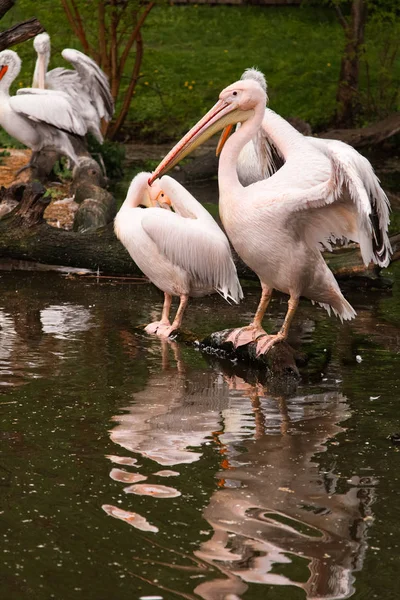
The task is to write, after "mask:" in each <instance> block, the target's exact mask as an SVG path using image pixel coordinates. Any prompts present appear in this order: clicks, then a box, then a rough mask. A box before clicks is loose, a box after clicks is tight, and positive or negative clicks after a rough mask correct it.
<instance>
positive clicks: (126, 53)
mask: <svg viewBox="0 0 400 600" xmlns="http://www.w3.org/2000/svg"><path fill="white" fill-rule="evenodd" d="M154 4H155V2H149V3H148V5H147V6H146V8H145V9H144V11H143V13H142V14H141V15H140V17H139V19H138V21H137V23H136V26H135V29H134V30H133V31H132V33H131V35H130V36H129V39H128V41H127V43H126V46H125V49H124V51H123V53H122V55H121V59H120V61H119V73H120V75H122V73H123V72H124V68H125V63H126V61H127V59H128V56H129V52H130V50H131V48H132V46H133V44H134V42H135V40H136V41H137V37H138V34H139V32H140V29H141V27H142V25H143V23H144V22H145V20H146V18H147V16H148V14H149V12H150V11H151V9H152V8H153V6H154Z"/></svg>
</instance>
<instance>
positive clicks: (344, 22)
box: [334, 4, 349, 31]
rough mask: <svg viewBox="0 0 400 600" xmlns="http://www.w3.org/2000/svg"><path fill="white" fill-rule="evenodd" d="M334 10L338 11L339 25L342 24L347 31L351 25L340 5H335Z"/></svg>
mask: <svg viewBox="0 0 400 600" xmlns="http://www.w3.org/2000/svg"><path fill="white" fill-rule="evenodd" d="M334 8H335V11H336V15H337V18H338V19H339V23H340V24H341V26H342V27H343V29H344V30H345V31H346V30H347V28H348V26H349V24H348V22H347V20H346V18H345V16H344V14H343V13H342V9H341V8H340V6H339V4H334Z"/></svg>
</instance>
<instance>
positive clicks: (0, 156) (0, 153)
mask: <svg viewBox="0 0 400 600" xmlns="http://www.w3.org/2000/svg"><path fill="white" fill-rule="evenodd" d="M5 156H10V153H9V152H7V150H1V151H0V165H2V164H3V158H4V157H5Z"/></svg>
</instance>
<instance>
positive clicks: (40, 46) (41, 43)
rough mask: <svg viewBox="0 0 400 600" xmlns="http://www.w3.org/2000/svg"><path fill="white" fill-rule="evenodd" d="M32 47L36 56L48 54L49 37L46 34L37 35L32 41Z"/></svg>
mask: <svg viewBox="0 0 400 600" xmlns="http://www.w3.org/2000/svg"><path fill="white" fill-rule="evenodd" d="M33 47H34V48H35V50H36V52H37V53H38V54H47V53H48V54H50V36H49V34H48V33H46V32H44V33H39V35H37V36H36V37H35V39H34V40H33Z"/></svg>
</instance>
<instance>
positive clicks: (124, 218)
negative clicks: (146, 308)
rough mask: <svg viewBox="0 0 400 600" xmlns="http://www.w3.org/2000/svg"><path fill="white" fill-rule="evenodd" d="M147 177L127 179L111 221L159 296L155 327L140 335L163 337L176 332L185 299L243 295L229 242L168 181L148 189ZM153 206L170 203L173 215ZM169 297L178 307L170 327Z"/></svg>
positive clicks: (204, 213)
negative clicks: (161, 302) (159, 315)
mask: <svg viewBox="0 0 400 600" xmlns="http://www.w3.org/2000/svg"><path fill="white" fill-rule="evenodd" d="M150 176H151V173H140V174H139V175H137V176H136V177H135V178H134V179H133V181H132V183H131V185H130V187H129V190H128V194H127V197H126V200H125V202H124V204H123V205H122V207H121V209H120V211H119V212H118V214H117V216H116V218H115V233H116V235H117V237H118V238H119V240H120V241H121V242H122V244H123V245H124V246H125V247H126V249H127V250H128V252H129V254H130V255H131V257H132V258H133V260H134V261H135V262H136V264H137V265H138V267H139V268H140V270H141V271H142V272H143V273H144V274H145V275H146V276H147V277H148V278H149V279H150V281H152V282H153V283H154V285H156V286H157V287H158V288H159V289H161V290H162V291H163V292H164V294H165V303H164V310H163V316H162V319H161V321H157V322H156V323H151V324H150V325H148V326H147V328H146V330H147V331H148V332H149V333H157V334H159V335H163V336H168V335H170V334H171V333H172V332H173V331H175V330H176V329H178V328H179V327H180V325H181V321H182V316H183V311H184V309H185V307H186V304H187V301H188V298H189V296H204V295H207V294H212V293H214V292H219V293H220V294H221V295H222V296H224V298H225V299H227V300H228V299H230V300H233V301H234V302H238V301H239V300H240V299H241V298H242V296H243V294H242V290H241V287H240V284H239V281H238V278H237V274H236V268H235V264H234V262H233V260H232V256H231V252H230V248H229V242H228V240H227V238H226V236H225V235H224V233H223V232H222V231H221V229H220V228H219V226H218V225H217V223H216V222H215V221H214V219H213V218H212V217H211V215H210V214H209V213H208V211H207V210H206V209H205V208H204V207H203V206H202V205H201V204H200V203H199V202H197V200H196V199H195V198H194V197H193V196H192V195H191V194H190V193H189V192H188V191H187V190H186V189H185V188H184V187H183V186H182V185H180V184H179V183H178V182H177V181H175V180H174V179H172V178H171V177H168V176H166V177H163V178H162V179H161V180H160V181H159V182H155V183H154V185H153V186H152V187H151V188H150V186H149V185H148V180H149V178H150ZM157 202H159V203H161V204H166V203H170V204H171V205H172V207H173V209H174V211H175V212H171V211H168V210H166V209H165V208H161V207H157V206H156V204H157ZM139 205H144V206H147V207H148V208H141V207H140V206H139ZM172 296H179V297H180V300H181V303H180V306H179V309H178V312H177V315H176V317H175V319H174V322H173V323H172V325H171V324H170V322H169V309H170V304H171V297H172Z"/></svg>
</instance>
